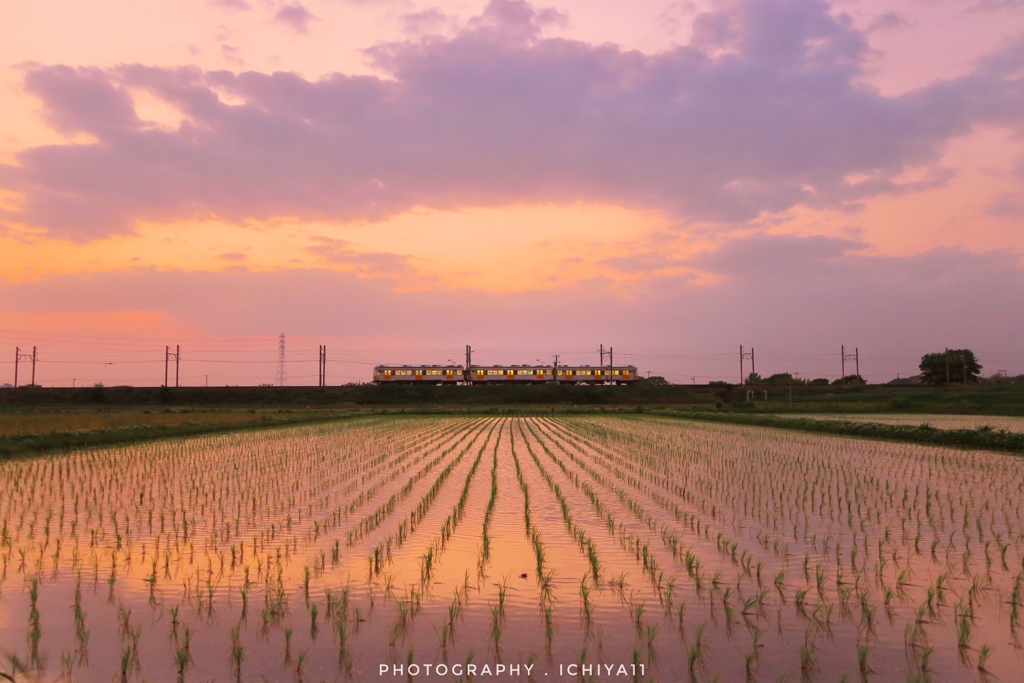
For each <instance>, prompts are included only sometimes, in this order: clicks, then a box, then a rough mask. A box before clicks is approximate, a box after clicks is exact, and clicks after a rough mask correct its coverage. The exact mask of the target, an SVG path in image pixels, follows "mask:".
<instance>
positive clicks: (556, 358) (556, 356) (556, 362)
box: [551, 353, 558, 382]
mask: <svg viewBox="0 0 1024 683" xmlns="http://www.w3.org/2000/svg"><path fill="white" fill-rule="evenodd" d="M551 379H553V380H555V381H556V382H557V381H558V354H557V353H556V354H555V370H554V374H553V375H552V376H551Z"/></svg>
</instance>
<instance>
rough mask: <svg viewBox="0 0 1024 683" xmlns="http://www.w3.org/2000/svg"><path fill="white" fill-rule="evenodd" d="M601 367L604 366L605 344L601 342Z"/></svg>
mask: <svg viewBox="0 0 1024 683" xmlns="http://www.w3.org/2000/svg"><path fill="white" fill-rule="evenodd" d="M599 367H601V368H603V367H604V344H601V365H600V366H599Z"/></svg>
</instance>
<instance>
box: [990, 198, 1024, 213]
mask: <svg viewBox="0 0 1024 683" xmlns="http://www.w3.org/2000/svg"><path fill="white" fill-rule="evenodd" d="M985 212H986V213H987V214H988V215H990V216H996V217H997V218H1024V193H1020V192H1012V193H1005V194H1001V195H999V196H998V197H996V198H995V199H993V200H992V202H990V203H989V204H988V206H986V207H985Z"/></svg>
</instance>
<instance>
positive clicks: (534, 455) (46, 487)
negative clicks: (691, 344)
mask: <svg viewBox="0 0 1024 683" xmlns="http://www.w3.org/2000/svg"><path fill="white" fill-rule="evenodd" d="M0 491H3V494H4V495H3V496H2V497H0V525H2V526H0V673H2V674H5V675H6V676H7V677H8V678H10V679H11V680H14V681H18V682H21V681H47V682H49V681H54V680H58V679H59V680H66V681H103V682H107V681H197V682H198V681H347V680H357V681H359V680H373V681H379V680H380V681H383V680H387V681H407V680H411V679H416V680H421V681H429V680H463V681H469V680H479V681H486V680H533V681H561V680H565V681H575V680H581V681H582V680H595V681H599V680H618V681H625V680H642V681H712V680H719V681H745V680H750V681H779V680H793V681H796V680H805V681H840V680H848V681H859V680H868V681H977V680H988V679H991V680H1002V681H1010V680H1019V675H1020V674H1019V672H1020V671H1024V652H1022V650H1021V642H1020V609H1021V605H1022V602H1024V600H1022V597H1021V589H1022V585H1024V572H1022V569H1024V519H1022V516H1021V505H1022V503H1024V462H1022V461H1021V460H1020V459H1019V458H1017V457H1015V456H1010V455H1004V454H995V453H986V452H978V451H965V450H952V449H942V448H933V447H922V446H917V445H913V444H904V443H888V442H881V441H874V440H872V441H868V440H856V439H848V438H840V437H831V436H822V435H814V434H806V433H800V432H789V431H784V430H778V429H757V428H752V427H744V426H735V425H726V424H708V423H696V422H687V421H683V420H674V419H661V418H653V417H642V416H636V417H604V416H592V417H591V416H586V417H578V416H564V417H546V418H539V417H385V416H378V417H372V418H359V419H352V420H347V421H343V422H337V423H331V424H320V425H315V426H305V427H295V428H288V429H277V430H267V431H254V432H239V433H231V434H224V435H217V436H202V437H196V438H190V439H178V440H173V441H164V442H149V443H145V444H141V445H135V446H131V447H122V448H116V449H106V450H91V451H82V452H77V453H71V454H67V455H60V456H52V457H45V458H33V459H26V460H20V461H9V462H6V463H3V464H0ZM0 678H3V676H0Z"/></svg>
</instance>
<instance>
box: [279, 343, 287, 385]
mask: <svg viewBox="0 0 1024 683" xmlns="http://www.w3.org/2000/svg"><path fill="white" fill-rule="evenodd" d="M277 386H279V387H286V386H288V369H287V368H286V367H285V364H284V332H282V333H281V336H280V337H278V338H277Z"/></svg>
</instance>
